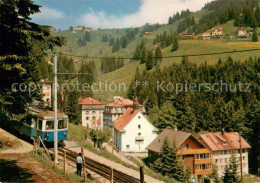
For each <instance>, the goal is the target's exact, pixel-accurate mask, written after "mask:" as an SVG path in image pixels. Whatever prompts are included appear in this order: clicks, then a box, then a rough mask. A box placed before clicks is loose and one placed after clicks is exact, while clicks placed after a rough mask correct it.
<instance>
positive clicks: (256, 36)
mask: <svg viewBox="0 0 260 183" xmlns="http://www.w3.org/2000/svg"><path fill="white" fill-rule="evenodd" d="M257 41H258V35H257V32H256V29H254V32H253V37H252V42H257Z"/></svg>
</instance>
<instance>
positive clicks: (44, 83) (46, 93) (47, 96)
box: [40, 78, 52, 105]
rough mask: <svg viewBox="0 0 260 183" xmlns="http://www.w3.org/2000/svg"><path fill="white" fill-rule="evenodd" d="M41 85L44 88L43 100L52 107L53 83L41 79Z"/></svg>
mask: <svg viewBox="0 0 260 183" xmlns="http://www.w3.org/2000/svg"><path fill="white" fill-rule="evenodd" d="M40 85H41V87H42V100H43V102H44V103H46V104H48V105H51V94H52V93H51V92H52V89H51V88H52V81H50V80H48V79H46V78H41V79H40Z"/></svg>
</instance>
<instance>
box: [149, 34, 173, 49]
mask: <svg viewBox="0 0 260 183" xmlns="http://www.w3.org/2000/svg"><path fill="white" fill-rule="evenodd" d="M173 38H174V35H173V34H168V32H166V31H164V32H163V34H162V35H161V34H160V35H159V34H157V35H156V37H155V39H154V42H153V43H154V44H157V43H159V44H160V46H161V48H165V47H168V46H170V45H171V44H172V42H173Z"/></svg>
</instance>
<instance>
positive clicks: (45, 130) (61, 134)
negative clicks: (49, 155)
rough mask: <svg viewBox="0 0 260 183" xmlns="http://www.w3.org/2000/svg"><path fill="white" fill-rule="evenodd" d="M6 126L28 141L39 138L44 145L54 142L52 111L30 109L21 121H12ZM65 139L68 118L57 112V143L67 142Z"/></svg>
mask: <svg viewBox="0 0 260 183" xmlns="http://www.w3.org/2000/svg"><path fill="white" fill-rule="evenodd" d="M8 126H9V127H11V128H12V129H14V130H16V131H18V132H20V133H21V134H23V135H25V136H26V137H29V138H30V139H38V138H39V136H40V137H41V139H42V140H43V141H44V142H45V143H52V142H54V111H51V110H48V109H35V108H31V109H30V114H29V115H27V116H26V117H25V118H24V119H23V120H22V121H12V122H11V124H9V125H8ZM67 137H68V116H67V115H66V114H64V113H62V112H58V141H59V142H62V141H63V140H67Z"/></svg>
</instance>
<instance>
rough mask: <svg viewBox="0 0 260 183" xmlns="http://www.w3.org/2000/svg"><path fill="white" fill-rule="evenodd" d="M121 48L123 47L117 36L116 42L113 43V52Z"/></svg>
mask: <svg viewBox="0 0 260 183" xmlns="http://www.w3.org/2000/svg"><path fill="white" fill-rule="evenodd" d="M120 48H121V43H120V40H119V38H117V39H116V42H115V44H114V45H113V48H112V53H115V52H118V51H119V50H120Z"/></svg>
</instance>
